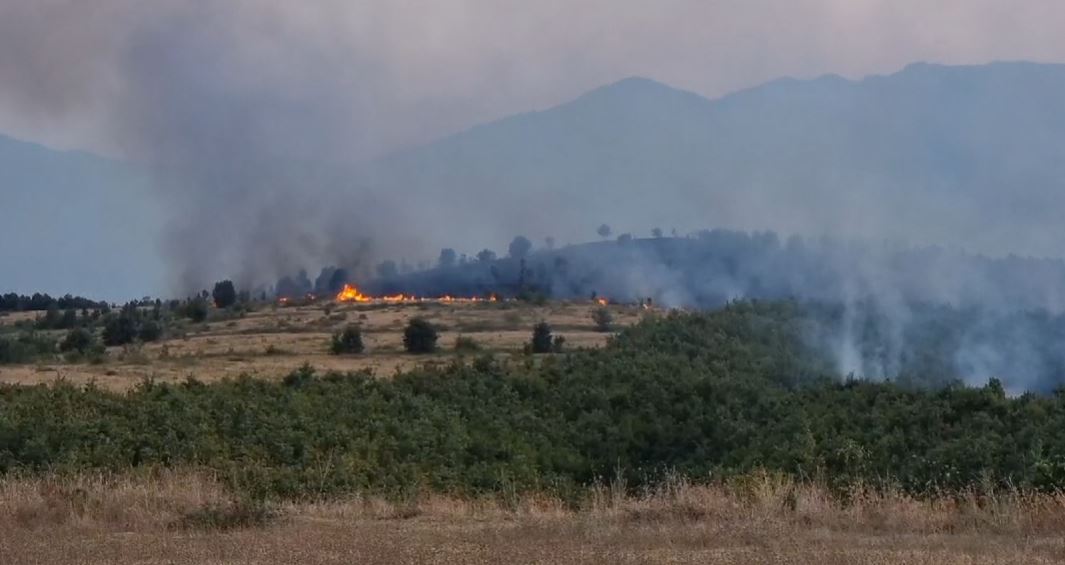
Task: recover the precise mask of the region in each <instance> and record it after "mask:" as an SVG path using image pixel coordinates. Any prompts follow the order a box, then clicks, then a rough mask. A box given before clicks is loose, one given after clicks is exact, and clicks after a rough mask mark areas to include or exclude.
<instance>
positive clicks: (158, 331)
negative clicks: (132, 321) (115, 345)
mask: <svg viewBox="0 0 1065 565" xmlns="http://www.w3.org/2000/svg"><path fill="white" fill-rule="evenodd" d="M137 337H138V338H139V339H140V340H141V341H143V342H144V343H151V342H153V341H158V340H159V338H161V337H163V326H162V325H161V324H160V323H159V322H156V321H155V320H145V321H144V322H142V323H141V326H140V329H138V330H137Z"/></svg>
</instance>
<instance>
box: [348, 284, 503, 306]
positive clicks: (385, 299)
mask: <svg viewBox="0 0 1065 565" xmlns="http://www.w3.org/2000/svg"><path fill="white" fill-rule="evenodd" d="M336 300H337V302H359V303H365V302H378V303H385V304H415V303H421V302H440V303H442V304H453V303H468V302H498V301H499V297H497V296H496V295H494V294H492V295H490V296H488V298H481V297H470V298H459V297H455V296H451V295H444V296H439V297H437V298H422V297H418V296H414V295H410V294H391V295H387V296H379V297H372V296H367V295H365V294H363V293H362V292H361V291H359V289H358V287H356V286H354V285H350V284H346V285H344V289H343V290H341V291H340V293H339V294H337V297H336Z"/></svg>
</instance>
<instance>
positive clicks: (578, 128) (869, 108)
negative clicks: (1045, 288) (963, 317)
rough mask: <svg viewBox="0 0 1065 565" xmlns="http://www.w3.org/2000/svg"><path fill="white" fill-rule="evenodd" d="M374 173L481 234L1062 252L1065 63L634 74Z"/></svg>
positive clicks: (385, 185) (371, 179)
mask: <svg viewBox="0 0 1065 565" xmlns="http://www.w3.org/2000/svg"><path fill="white" fill-rule="evenodd" d="M365 184H367V185H370V186H377V187H380V188H381V190H384V191H389V190H402V191H404V193H405V194H410V195H411V196H412V197H416V198H418V199H419V200H422V201H427V202H431V203H432V204H433V206H432V209H433V211H434V212H433V215H434V216H436V217H442V218H446V219H447V221H451V222H455V223H456V224H459V225H462V226H463V230H462V235H465V236H468V239H469V242H468V243H467V242H466V241H462V242H457V243H459V244H468V245H475V243H474V242H476V241H493V240H495V241H505V239H504V238H505V237H506V236H507V235H508V234H510V235H513V234H514V233H515V232H521V233H526V234H527V235H529V236H531V237H534V238H535V237H538V236H541V235H554V236H556V237H560V238H562V239H567V240H571V241H580V240H583V239H589V238H591V237H593V230H594V228H595V226H597V225H598V224H599V223H600V222H607V223H611V224H614V225H615V227H616V228H617V230H618V231H632V230H647V229H650V227H652V226H660V227H663V228H666V229H668V228H669V227H671V226H679V227H681V228H683V229H684V230H693V229H698V228H702V227H707V226H711V227H713V226H724V227H733V228H742V229H766V228H769V229H778V230H781V231H784V232H785V233H788V232H798V233H806V234H811V235H816V234H819V233H831V234H834V235H844V236H861V237H872V238H874V239H875V238H891V239H904V240H912V241H913V242H915V243H940V244H944V245H948V246H951V245H965V246H967V247H969V248H970V249H971V250H973V251H978V252H989V253H993V254H1006V253H1009V252H1014V251H1015V252H1018V253H1023V254H1034V255H1052V256H1060V255H1061V251H1060V249H1059V247H1058V245H1057V243H1056V241H1059V240H1060V239H1061V238H1062V237H1065V230H1063V229H1062V228H1061V227H1060V226H1059V224H1061V222H1058V221H1057V217H1058V216H1059V215H1060V213H1061V211H1062V210H1065V190H1062V188H1065V65H1046V64H1035V63H993V64H989V65H981V66H964V67H962V66H944V65H932V64H923V63H922V64H914V65H910V66H908V67H906V68H905V69H903V70H902V71H899V72H898V73H895V74H891V75H885V76H871V77H867V78H864V79H861V80H856V81H851V80H847V79H844V78H841V77H838V76H834V75H827V76H823V77H820V78H816V79H812V80H796V79H780V80H775V81H772V82H769V83H766V84H764V85H762V86H758V87H754V88H751V89H747V90H743V91H740V92H736V93H734V94H731V95H728V96H725V97H722V98H720V99H717V100H709V99H706V98H704V97H701V96H699V95H697V94H693V93H690V92H685V91H681V90H676V89H673V88H671V87H668V86H666V85H662V84H659V83H656V82H654V81H652V80H649V79H642V78H630V79H625V80H622V81H620V82H617V83H615V84H612V85H609V86H605V87H602V88H599V89H596V90H593V91H591V92H589V93H587V94H585V95H584V96H581V97H579V98H577V99H576V100H574V101H572V102H569V103H566V104H562V105H560V106H557V107H555V108H551V109H548V110H544V111H538V112H530V113H525V114H519V115H516V116H512V117H509V118H504V119H502V120H499V121H496V122H492V123H489V124H485V125H481V126H477V127H474V128H471V129H469V130H467V131H464V132H461V133H459V134H456V135H453V136H450V137H447V138H445V139H442V140H440V141H438V142H436V143H432V144H429V145H425V146H422V147H418V148H415V149H412V150H409V151H405V152H401V153H398V154H396V155H393V156H391V157H390V158H388V159H385V160H383V161H381V162H380V163H379V164H378V165H377V166H376V167H375V168H374V170H373V171H371V172H370V174H369V175H368V177H367V180H366V182H365ZM471 203H477V204H479V205H477V206H474V205H471ZM411 220H412V221H417V222H427V221H428V222H431V221H433V220H434V218H433V216H428V217H427V216H425V215H424V214H421V213H412V216H411Z"/></svg>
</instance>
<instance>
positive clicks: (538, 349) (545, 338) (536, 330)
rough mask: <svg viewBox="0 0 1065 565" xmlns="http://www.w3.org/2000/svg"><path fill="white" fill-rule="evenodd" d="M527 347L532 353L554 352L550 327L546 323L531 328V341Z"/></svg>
mask: <svg viewBox="0 0 1065 565" xmlns="http://www.w3.org/2000/svg"><path fill="white" fill-rule="evenodd" d="M529 345H530V350H531V351H532V352H533V353H551V352H552V351H554V341H553V339H552V336H551V326H550V325H549V324H548V323H547V322H540V323H539V324H536V325H535V326H533V333H532V341H531V342H530V344H529Z"/></svg>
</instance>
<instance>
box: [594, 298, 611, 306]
mask: <svg viewBox="0 0 1065 565" xmlns="http://www.w3.org/2000/svg"><path fill="white" fill-rule="evenodd" d="M595 303H596V304H598V305H600V306H606V305H608V304H610V301H609V300H607V299H606V298H596V299H595Z"/></svg>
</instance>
